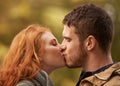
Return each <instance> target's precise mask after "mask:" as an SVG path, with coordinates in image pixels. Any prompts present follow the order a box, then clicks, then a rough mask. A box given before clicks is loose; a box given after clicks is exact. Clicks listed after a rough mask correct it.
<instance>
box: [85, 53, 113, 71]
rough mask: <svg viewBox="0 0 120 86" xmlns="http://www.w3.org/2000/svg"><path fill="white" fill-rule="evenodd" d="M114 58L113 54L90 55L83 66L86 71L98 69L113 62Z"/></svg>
mask: <svg viewBox="0 0 120 86" xmlns="http://www.w3.org/2000/svg"><path fill="white" fill-rule="evenodd" d="M112 63H113V61H112V58H111V55H110V54H109V55H103V54H101V55H98V54H97V55H94V56H92V55H91V56H90V57H88V59H87V61H86V62H85V65H84V66H83V69H84V70H85V71H96V70H97V69H99V68H101V67H103V66H106V65H109V64H112Z"/></svg>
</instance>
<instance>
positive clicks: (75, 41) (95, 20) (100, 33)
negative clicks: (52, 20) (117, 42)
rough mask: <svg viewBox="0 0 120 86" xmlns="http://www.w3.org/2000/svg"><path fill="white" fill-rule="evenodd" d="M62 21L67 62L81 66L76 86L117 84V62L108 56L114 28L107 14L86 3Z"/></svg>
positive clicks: (119, 82) (119, 68)
mask: <svg viewBox="0 0 120 86" xmlns="http://www.w3.org/2000/svg"><path fill="white" fill-rule="evenodd" d="M63 24H64V30H63V37H64V39H63V42H62V44H61V45H62V46H61V52H62V54H63V56H64V57H65V61H66V65H67V66H68V67H69V68H76V67H81V68H83V69H82V73H81V75H80V79H79V81H78V83H77V85H76V86H120V63H113V60H112V56H111V45H112V40H113V35H114V30H113V23H112V20H111V18H110V17H109V15H108V14H107V13H106V12H105V11H104V10H103V9H101V8H100V7H97V6H95V5H93V4H88V5H83V6H80V7H78V8H76V9H74V10H73V11H71V12H70V13H69V14H67V15H66V16H65V18H64V19H63Z"/></svg>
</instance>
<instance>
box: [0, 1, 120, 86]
mask: <svg viewBox="0 0 120 86" xmlns="http://www.w3.org/2000/svg"><path fill="white" fill-rule="evenodd" d="M87 3H94V4H96V5H98V6H100V7H102V8H104V9H105V10H106V11H107V12H108V13H109V15H110V16H111V18H112V20H113V22H114V28H115V37H114V42H113V46H112V56H113V59H114V61H120V57H119V53H120V49H119V48H120V0H1V1H0V63H1V62H2V60H3V57H4V56H5V54H6V52H7V50H8V49H9V45H10V43H11V41H12V39H13V37H14V36H15V35H16V34H17V33H18V32H19V31H20V30H21V29H23V28H25V27H27V26H28V25H30V24H33V23H39V24H41V25H43V26H47V27H49V28H50V29H51V30H52V32H53V34H54V35H55V36H56V37H57V38H58V40H59V42H61V41H62V39H63V38H62V35H61V34H62V30H63V25H62V19H63V18H64V16H65V15H66V14H67V13H68V12H70V11H71V10H72V9H73V8H75V7H77V6H79V5H82V4H87ZM80 72H81V71H80V69H79V68H78V69H68V68H62V69H58V70H55V71H54V72H53V73H52V74H51V75H50V77H51V78H52V80H53V81H54V84H55V86H75V84H76V82H77V80H78V77H79V74H80Z"/></svg>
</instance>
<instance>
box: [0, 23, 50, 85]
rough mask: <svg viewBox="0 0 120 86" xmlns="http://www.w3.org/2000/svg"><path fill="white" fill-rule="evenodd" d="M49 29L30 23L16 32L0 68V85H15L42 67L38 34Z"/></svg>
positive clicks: (32, 75)
mask: <svg viewBox="0 0 120 86" xmlns="http://www.w3.org/2000/svg"><path fill="white" fill-rule="evenodd" d="M45 31H49V30H48V29H47V28H45V27H41V26H40V25H30V26H28V27H27V28H26V29H24V30H22V31H21V32H20V33H18V34H17V35H16V36H15V38H14V39H13V41H12V44H11V46H10V49H9V51H8V53H7V55H6V56H5V59H4V61H3V64H2V66H1V68H0V86H15V85H16V84H17V83H18V81H19V80H20V79H21V78H33V77H34V76H35V75H36V73H38V72H39V71H40V70H41V69H42V63H41V60H40V54H41V53H42V52H40V51H42V49H43V46H42V40H41V39H40V36H41V35H42V34H43V33H44V32H45Z"/></svg>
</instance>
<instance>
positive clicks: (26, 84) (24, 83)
mask: <svg viewBox="0 0 120 86" xmlns="http://www.w3.org/2000/svg"><path fill="white" fill-rule="evenodd" d="M16 86H53V83H52V81H51V79H50V78H49V76H48V74H47V73H46V72H45V71H43V70H41V71H40V72H39V73H38V74H37V75H36V77H35V78H33V79H29V80H28V79H23V80H21V81H20V82H19V83H18V84H17V85H16Z"/></svg>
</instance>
